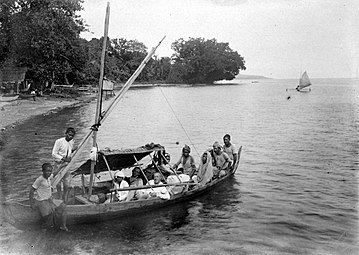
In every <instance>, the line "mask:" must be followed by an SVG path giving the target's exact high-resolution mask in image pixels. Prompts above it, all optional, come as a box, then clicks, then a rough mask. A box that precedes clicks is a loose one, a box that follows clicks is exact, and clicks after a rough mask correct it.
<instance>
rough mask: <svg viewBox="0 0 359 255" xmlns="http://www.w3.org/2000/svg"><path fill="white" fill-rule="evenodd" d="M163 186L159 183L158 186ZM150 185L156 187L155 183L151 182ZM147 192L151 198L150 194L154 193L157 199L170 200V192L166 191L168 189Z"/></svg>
mask: <svg viewBox="0 0 359 255" xmlns="http://www.w3.org/2000/svg"><path fill="white" fill-rule="evenodd" d="M161 184H163V183H162V182H159V183H158V184H157V185H161ZM148 185H155V181H154V180H149V181H148ZM147 192H148V194H149V196H151V195H150V194H151V193H152V192H154V193H155V194H156V197H159V198H162V199H170V194H169V193H168V190H167V189H166V187H154V188H152V189H148V190H147Z"/></svg>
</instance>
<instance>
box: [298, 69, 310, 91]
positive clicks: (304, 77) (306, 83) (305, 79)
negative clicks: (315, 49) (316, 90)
mask: <svg viewBox="0 0 359 255" xmlns="http://www.w3.org/2000/svg"><path fill="white" fill-rule="evenodd" d="M310 85H312V83H311V82H310V80H309V77H308V74H307V71H305V72H304V73H303V74H302V77H300V79H299V85H298V87H297V88H298V89H299V90H301V89H303V88H305V87H308V86H310Z"/></svg>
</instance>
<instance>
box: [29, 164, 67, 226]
mask: <svg viewBox="0 0 359 255" xmlns="http://www.w3.org/2000/svg"><path fill="white" fill-rule="evenodd" d="M52 178H53V175H52V165H51V164H50V163H44V164H43V165H42V175H41V176H39V177H38V178H37V179H36V180H35V182H34V183H33V184H32V186H31V188H30V193H29V199H30V205H31V208H32V209H38V211H39V212H40V215H41V217H42V219H43V220H44V222H45V223H46V225H47V226H48V227H53V226H54V225H55V223H57V222H59V223H60V226H59V227H60V229H61V230H65V231H68V229H67V227H66V219H67V214H66V205H65V204H64V203H63V201H62V200H57V199H53V198H52V190H51V189H52V186H51V180H52ZM53 216H55V217H57V218H58V221H54V217H53Z"/></svg>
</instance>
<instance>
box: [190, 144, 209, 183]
mask: <svg viewBox="0 0 359 255" xmlns="http://www.w3.org/2000/svg"><path fill="white" fill-rule="evenodd" d="M213 168H214V167H213V165H212V156H211V153H210V152H209V151H205V152H204V153H203V154H202V157H201V160H200V162H199V167H198V171H197V175H196V178H195V176H194V177H193V179H194V181H195V182H198V184H200V185H205V184H207V183H208V182H210V181H211V180H212V177H213Z"/></svg>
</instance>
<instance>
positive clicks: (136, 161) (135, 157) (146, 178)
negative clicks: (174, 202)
mask: <svg viewBox="0 0 359 255" xmlns="http://www.w3.org/2000/svg"><path fill="white" fill-rule="evenodd" d="M133 158H134V159H135V161H136V164H137V165H138V167H139V168H140V170H141V172H142V175H143V177H145V179H146V182H147V183H149V181H148V179H147V176H146V175H145V173H144V172H143V169H142V167H141V165H140V164H139V163H138V161H137V158H136V156H135V155H133ZM152 191H153V189H152Z"/></svg>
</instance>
